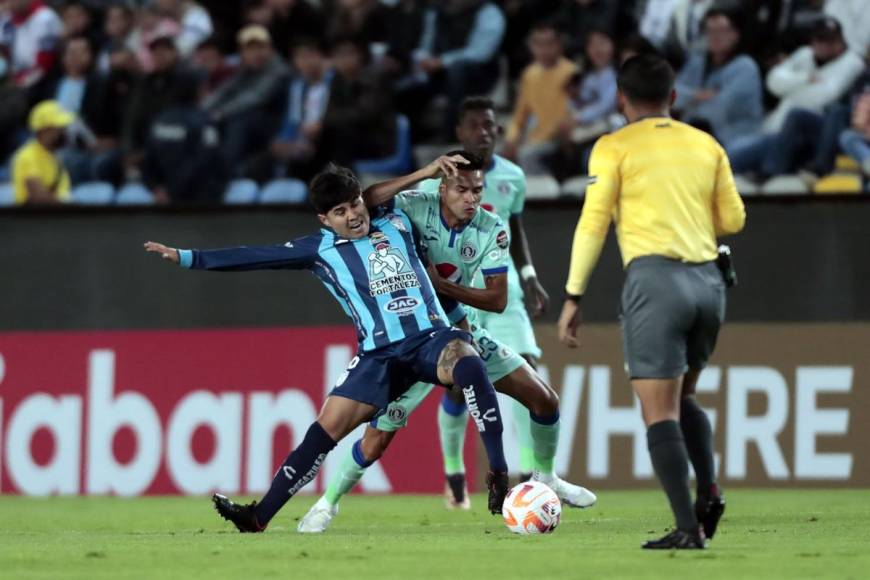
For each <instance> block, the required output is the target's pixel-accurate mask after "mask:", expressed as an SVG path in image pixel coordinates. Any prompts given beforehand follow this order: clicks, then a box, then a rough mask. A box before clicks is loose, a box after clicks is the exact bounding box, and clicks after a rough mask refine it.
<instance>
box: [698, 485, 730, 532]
mask: <svg viewBox="0 0 870 580" xmlns="http://www.w3.org/2000/svg"><path fill="white" fill-rule="evenodd" d="M711 492H712V493H710V495H699V496H698V499H697V500H695V514H696V515H697V516H698V521H699V522H701V525H702V526H704V535H705V536H706V537H707V539H709V540H712V539H713V536H714V535H715V534H716V527H717V526H718V525H719V520H720V519H721V518H722V514H723V513H725V498H723V497H722V496H721V495H720V494H719V488H718V487H716V486H715V485H714V486H713V489H712V490H711Z"/></svg>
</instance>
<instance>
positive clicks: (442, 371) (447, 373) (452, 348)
mask: <svg viewBox="0 0 870 580" xmlns="http://www.w3.org/2000/svg"><path fill="white" fill-rule="evenodd" d="M467 356H477V353H476V352H475V350H474V348H473V347H472V346H471V345H470V344H468V343H467V342H465V341H464V340H462V339H459V338H457V339H455V340H451V341H450V342H448V343H447V346H445V347H444V350H442V351H441V354H440V355H439V357H438V380H439V381H441V382H442V383H444V384H445V385H452V384H453V369H454V368H456V363H458V362H459V360H460V359H463V358H465V357H467Z"/></svg>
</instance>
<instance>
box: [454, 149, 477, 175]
mask: <svg viewBox="0 0 870 580" xmlns="http://www.w3.org/2000/svg"><path fill="white" fill-rule="evenodd" d="M445 155H447V156H448V157H453V156H454V155H460V156H462V157H465V159H466V161H468V163H466V164H465V165H457V167H458V168H459V169H461V170H462V171H483V169H484V160H483V157H481V156H480V155H478V154H477V153H472V152H471V151H465V150H464V149H456V150H455V151H448V152H447V153H445Z"/></svg>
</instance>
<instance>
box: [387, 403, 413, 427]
mask: <svg viewBox="0 0 870 580" xmlns="http://www.w3.org/2000/svg"><path fill="white" fill-rule="evenodd" d="M407 416H408V410H407V409H406V408H405V407H403V406H402V405H399V404H397V403H390V406H389V407H387V418H389V420H390V421H392V422H393V423H401V422H402V421H404V420H405V418H406V417H407Z"/></svg>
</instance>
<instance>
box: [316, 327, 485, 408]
mask: <svg viewBox="0 0 870 580" xmlns="http://www.w3.org/2000/svg"><path fill="white" fill-rule="evenodd" d="M457 338H458V339H460V340H462V341H464V342H467V343H469V344H471V335H470V334H469V333H467V332H465V331H464V330H459V329H457V328H438V329H435V330H427V331H425V332H421V333H419V334H415V335H412V336H409V337H407V338H406V339H404V340H402V341H399V342H395V343H393V344H388V345H387V346H382V347H381V348H376V349H375V350H370V351H368V352H361V353H358V354H357V355H356V356H355V357H353V359H352V360H351V361H350V363H349V364H348V365H347V370H345V371H344V373H342V375H341V376H340V377H339V378H338V382H337V383H336V385H335V388H333V389H332V392H331V393H329V394H330V396H336V397H344V398H346V399H353V400H354V401H359V402H361V403H367V404H369V405H373V406H375V407H377V409H378V410H379V411H382V410H384V409H386V408H387V406H388V405H389V404H390V401H392V400H394V399H396V398H398V397H400V396H401V395H402V394H404V392H405V391H407V390H408V389H409V388H410V387H411V385H413V384H414V383H416V382H418V381H424V382H427V383H439V382H440V381H439V380H438V357H440V356H441V351H443V350H444V347H446V346H447V343H449V342H450V341H452V340H456V339H457Z"/></svg>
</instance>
